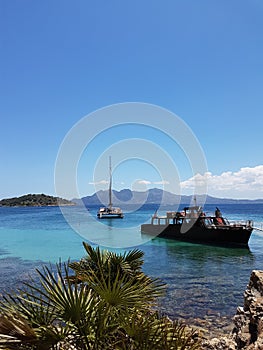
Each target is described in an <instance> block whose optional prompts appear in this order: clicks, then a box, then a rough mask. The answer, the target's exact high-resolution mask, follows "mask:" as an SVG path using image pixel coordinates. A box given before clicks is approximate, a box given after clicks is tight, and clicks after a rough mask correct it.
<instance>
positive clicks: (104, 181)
mask: <svg viewBox="0 0 263 350" xmlns="http://www.w3.org/2000/svg"><path fill="white" fill-rule="evenodd" d="M108 184H109V181H107V180H101V181H96V182H89V185H95V186H97V185H108Z"/></svg>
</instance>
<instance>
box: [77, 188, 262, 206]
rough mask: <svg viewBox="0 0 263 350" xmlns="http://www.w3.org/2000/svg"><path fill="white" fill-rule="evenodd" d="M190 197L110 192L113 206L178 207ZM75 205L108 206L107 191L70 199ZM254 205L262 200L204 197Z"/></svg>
mask: <svg viewBox="0 0 263 350" xmlns="http://www.w3.org/2000/svg"><path fill="white" fill-rule="evenodd" d="M204 197H205V195H197V196H196V201H197V204H198V202H202V203H203V202H204ZM191 200H192V196H186V195H182V196H179V195H176V194H173V193H170V192H167V191H163V190H161V189H158V188H153V189H149V190H147V191H145V192H140V191H131V190H129V189H123V190H121V191H115V190H113V191H112V201H113V204H114V206H123V205H125V204H126V205H136V204H158V205H160V204H163V205H178V204H179V203H183V204H190V202H191ZM72 201H73V202H75V203H76V204H78V203H80V201H82V202H83V203H84V204H85V205H86V206H94V205H98V206H100V205H105V206H107V205H108V202H109V193H108V191H107V190H105V191H102V190H101V191H98V192H96V193H94V194H93V195H92V196H86V197H82V198H81V199H76V198H74V199H72ZM248 203H251V204H253V203H254V204H256V203H263V199H257V200H249V199H230V198H216V197H211V196H206V201H205V204H248Z"/></svg>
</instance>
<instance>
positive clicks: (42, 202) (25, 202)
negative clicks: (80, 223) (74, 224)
mask: <svg viewBox="0 0 263 350" xmlns="http://www.w3.org/2000/svg"><path fill="white" fill-rule="evenodd" d="M58 205H63V206H66V205H75V203H74V202H72V201H69V200H67V199H63V198H59V197H53V196H49V195H46V194H43V193H42V194H26V195H24V196H21V197H13V198H6V199H2V200H1V201H0V207H44V206H58Z"/></svg>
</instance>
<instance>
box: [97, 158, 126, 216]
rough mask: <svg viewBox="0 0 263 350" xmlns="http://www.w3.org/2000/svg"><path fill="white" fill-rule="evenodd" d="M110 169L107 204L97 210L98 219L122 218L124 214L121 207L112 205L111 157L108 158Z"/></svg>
mask: <svg viewBox="0 0 263 350" xmlns="http://www.w3.org/2000/svg"><path fill="white" fill-rule="evenodd" d="M109 168H110V169H109V170H110V185H109V205H108V206H107V207H102V208H100V209H99V210H98V212H97V217H98V219H123V217H124V215H123V212H122V210H121V208H116V207H113V205H112V172H111V157H110V158H109Z"/></svg>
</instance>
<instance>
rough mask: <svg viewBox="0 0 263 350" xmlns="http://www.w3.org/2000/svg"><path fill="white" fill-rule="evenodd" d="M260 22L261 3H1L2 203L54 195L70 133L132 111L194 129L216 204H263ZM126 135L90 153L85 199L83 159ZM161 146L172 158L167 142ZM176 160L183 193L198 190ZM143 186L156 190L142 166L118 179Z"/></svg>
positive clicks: (119, 183)
mask: <svg viewBox="0 0 263 350" xmlns="http://www.w3.org/2000/svg"><path fill="white" fill-rule="evenodd" d="M262 18H263V3H262V1H261V0H247V1H245V0H231V1H229V0H220V1H219V0H218V1H216V0H198V1H196V0H180V1H178V0H168V1H163V2H160V1H154V0H151V1H150V0H148V1H147V0H146V1H137V0H134V1H129V2H128V1H115V0H112V1H107V2H106V1H96V2H93V1H86V0H85V1H84V0H83V1H82V0H78V1H77V2H73V1H67V0H63V1H62V0H61V1H51V0H47V1H36V0H23V1H20V0H1V2H0V36H1V56H0V62H1V65H0V67H1V81H0V93H1V106H0V113H1V128H0V137H1V144H2V147H1V149H0V159H1V172H0V183H1V187H0V198H5V197H10V196H16V195H22V194H25V193H42V192H43V193H49V194H54V193H55V189H54V165H55V161H56V157H57V153H58V149H59V147H60V145H61V143H62V141H63V139H64V137H65V135H66V134H67V132H68V131H69V130H70V129H71V128H72V127H73V126H74V125H75V124H76V123H77V122H78V121H79V120H80V119H81V118H83V117H84V116H85V115H87V114H89V113H91V112H93V111H95V110H97V109H98V108H102V107H105V106H107V105H111V104H116V103H123V102H129V101H132V102H144V103H150V104H154V105H158V106H161V107H163V108H166V109H168V110H170V111H172V112H173V113H175V114H177V115H178V116H179V117H180V118H182V119H183V120H184V121H185V122H186V123H187V124H188V126H189V127H190V128H191V129H192V131H193V133H194V134H195V135H196V137H197V138H198V140H199V142H200V144H201V146H202V148H203V151H204V154H205V156H206V160H207V167H208V173H207V174H206V175H205V176H206V178H207V179H209V184H210V185H209V194H212V195H217V196H220V197H236V198H263V166H262V165H263V159H262V149H263V147H262V146H263V138H262V130H263V103H262V101H263V22H262ZM117 129H118V128H116V129H114V130H111V131H110V132H111V135H110V136H109V135H108V136H107V135H106V133H105V137H103V135H102V136H100V137H101V140H100V141H101V142H100V143H98V142H99V138H98V140H97V146H96V145H90V148H89V150H88V149H87V152H86V154H83V155H82V158H81V159H82V162H83V165H82V163H81V162H80V166H79V174H78V178H79V182H80V193H81V195H84V194H91V193H93V191H94V187H93V186H92V182H94V179H92V172H89V171H87V173H86V168H85V166H84V161H85V164H89V168H93V165H94V162H95V161H96V159H95V158H96V157H97V156H99V155H100V154H99V153H100V152H103V151H104V149H106V148H107V145H108V144H109V139H110V140H116V142H117V141H118V137H117V136H118V135H119V134H118V130H117ZM129 132H130V135H131V137H142V135H143V131H142V130H141V128H140V127H138V128H137V129H136V130H131V131H129V130H125V132H124V134H125V135H128V136H129ZM116 135H117V136H116ZM138 135H139V136H138ZM128 136H127V137H128ZM151 136H152V138H153V140H155V142H157V143H158V142H159V145H160V147H162V148H164V149H166V151H167V152H168V153H169V152H172V153H173V151H172V149H173V148H172V145H169V142H170V141H169V140H168V139H167V140H165V139H162V138H161V137H160V138H159V137H157V136H155V135H154V132H153V133H152V135H151ZM156 140H157V141H156ZM98 144H99V147H98ZM92 147H93V148H94V152H93V153H92V152H91V150H92ZM98 150H100V152H99V151H98ZM175 150H177V148H176V147H175ZM176 153H177V151H176ZM176 159H177V160H176V161H177V165H178V167H179V168H180V169H179V172H180V174H179V175H180V180H181V185H182V192H185V193H188V192H189V191H190V192H191V181H192V178H193V176H194V175H195V174H191V172H190V171H189V166H188V165H185V168H184V166H183V165H184V164H185V162H184V161H183V160H182V159H181V155H180V152H179V151H178V153H177V158H176ZM133 162H136V161H134V160H133ZM135 170H136V171H135ZM139 170H140V171H139ZM133 171H134V173H133ZM106 175H107V174H106ZM202 175H203V174H202ZM134 179H140V180H141V182H144V183H145V184H146V185H147V186H149V187H156V186H155V185H156V184H154V183H156V182H158V176H156V173H155V172H154V171H152V170H150V169H149V167H148V168H147V167H146V166H145V164H144V165H142V164H141V163H140V161H139V160H138V161H137V163H136V164H135V163H130V165H129V164H126V166H125V164H124V163H123V164H122V166H120V167H119V169H116V170H115V173H114V181H115V187H116V188H117V189H121V188H122V187H129V185H131V183H132V181H134ZM105 180H106V176H105ZM125 181H126V182H125ZM130 187H131V186H130Z"/></svg>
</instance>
